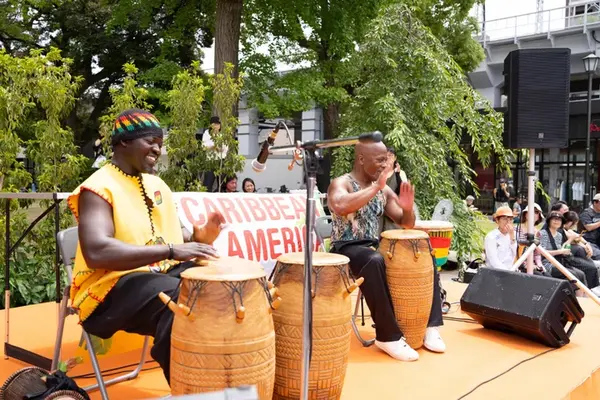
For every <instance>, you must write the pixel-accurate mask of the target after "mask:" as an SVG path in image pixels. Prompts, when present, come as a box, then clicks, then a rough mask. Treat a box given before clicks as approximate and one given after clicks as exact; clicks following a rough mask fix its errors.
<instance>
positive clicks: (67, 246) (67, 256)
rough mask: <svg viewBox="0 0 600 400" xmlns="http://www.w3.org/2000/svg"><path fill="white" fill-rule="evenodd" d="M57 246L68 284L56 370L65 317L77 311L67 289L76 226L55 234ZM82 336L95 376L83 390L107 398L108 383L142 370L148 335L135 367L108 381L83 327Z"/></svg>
mask: <svg viewBox="0 0 600 400" xmlns="http://www.w3.org/2000/svg"><path fill="white" fill-rule="evenodd" d="M56 239H57V242H58V248H59V250H60V255H61V257H62V260H63V265H64V266H65V270H66V271H67V277H68V279H69V284H68V285H67V287H65V291H64V293H63V298H62V301H61V302H60V311H59V315H58V329H57V332H56V343H55V345H54V356H53V357H52V370H53V371H54V370H56V368H57V367H58V362H59V360H60V351H61V346H62V338H63V332H64V328H65V319H66V318H67V317H68V316H69V315H74V314H77V312H76V311H75V310H74V309H73V308H72V307H70V306H69V291H70V288H71V280H72V275H73V270H72V265H73V259H74V258H75V253H76V252H77V243H78V240H79V238H78V233H77V227H75V228H69V229H65V230H63V231H60V232H59V233H58V235H57V238H56ZM82 333H83V337H84V339H85V342H86V345H87V350H88V354H89V356H90V360H91V362H92V368H93V369H94V375H95V376H96V381H97V382H98V383H97V384H94V385H90V386H86V387H84V388H83V389H84V390H85V391H88V392H91V391H94V390H96V389H99V390H100V394H101V396H102V400H108V394H107V392H106V387H107V386H109V385H114V384H115V383H119V382H124V381H129V380H131V379H135V378H137V376H138V375H139V373H140V371H141V370H142V368H143V366H144V363H145V362H146V351H147V350H148V342H149V337H148V336H146V338H145V339H144V345H143V348H142V357H141V359H140V362H139V363H138V365H137V367H136V368H135V369H134V370H133V371H131V372H128V373H126V374H123V375H119V376H117V377H115V378H113V379H110V380H108V381H106V382H105V381H104V379H103V378H102V370H101V369H100V365H99V363H98V357H97V356H96V353H95V352H94V345H93V343H92V339H91V337H90V334H89V333H87V332H86V331H85V330H84V329H82Z"/></svg>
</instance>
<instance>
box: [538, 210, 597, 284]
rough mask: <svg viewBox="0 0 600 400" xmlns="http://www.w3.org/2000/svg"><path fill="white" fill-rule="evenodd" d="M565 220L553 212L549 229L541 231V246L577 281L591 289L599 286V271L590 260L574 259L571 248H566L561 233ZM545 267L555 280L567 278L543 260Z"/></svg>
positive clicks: (548, 223)
mask: <svg viewBox="0 0 600 400" xmlns="http://www.w3.org/2000/svg"><path fill="white" fill-rule="evenodd" d="M564 221H565V218H564V217H563V216H562V215H561V214H560V212H558V211H552V212H550V214H549V215H548V222H547V227H546V228H545V229H542V230H541V231H540V246H541V247H542V248H543V249H545V250H547V251H548V253H550V255H552V256H554V258H556V259H557V261H558V262H560V263H561V264H562V265H563V266H564V267H565V268H567V269H568V270H569V271H570V272H571V273H572V274H573V275H575V277H576V278H577V279H579V280H580V281H581V282H582V283H583V284H584V285H586V286H588V287H589V288H593V287H596V286H598V269H597V268H596V266H595V265H594V263H593V262H592V260H590V259H585V258H581V257H574V256H573V255H572V254H571V249H570V248H564V244H565V242H566V240H565V237H564V236H563V234H562V233H561V228H562V225H563V223H564ZM542 262H543V263H544V267H546V269H547V270H550V274H551V275H552V276H553V277H555V278H563V279H566V277H565V276H564V275H563V273H562V272H560V270H559V269H558V268H556V267H555V266H553V265H552V264H551V263H550V261H548V260H546V259H545V258H544V259H543V260H542Z"/></svg>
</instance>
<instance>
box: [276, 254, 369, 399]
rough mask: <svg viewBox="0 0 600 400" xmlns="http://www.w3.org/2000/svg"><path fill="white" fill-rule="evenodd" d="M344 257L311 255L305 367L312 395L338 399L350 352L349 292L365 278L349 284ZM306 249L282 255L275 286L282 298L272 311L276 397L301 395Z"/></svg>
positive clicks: (315, 397) (310, 396) (317, 397)
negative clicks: (309, 339)
mask: <svg viewBox="0 0 600 400" xmlns="http://www.w3.org/2000/svg"><path fill="white" fill-rule="evenodd" d="M348 262H349V260H348V258H347V257H345V256H342V255H339V254H331V253H313V272H312V290H313V299H312V306H313V323H312V327H313V328H312V329H313V335H312V340H313V347H312V359H311V365H310V371H309V383H308V388H309V394H308V397H309V398H310V399H339V398H340V396H341V394H342V387H343V386H344V376H345V375H346V367H347V365H348V353H349V352H350V332H351V326H350V321H351V318H352V313H351V307H352V305H351V300H350V296H349V294H350V293H351V292H352V291H353V290H354V289H356V287H357V286H358V285H360V284H361V283H362V281H363V279H362V278H359V280H357V281H356V282H352V279H351V278H350V274H349V273H348ZM303 282H304V253H291V254H285V255H282V256H280V257H279V258H278V259H277V265H276V266H275V271H274V273H273V284H275V285H276V286H277V288H278V289H279V293H281V296H282V297H283V298H284V299H286V300H285V301H284V302H283V303H282V304H281V307H279V308H278V309H277V310H275V311H273V320H274V322H275V333H276V342H277V369H276V372H275V391H274V393H273V398H274V399H299V398H300V388H301V381H300V375H301V370H302V293H303V287H304V284H303Z"/></svg>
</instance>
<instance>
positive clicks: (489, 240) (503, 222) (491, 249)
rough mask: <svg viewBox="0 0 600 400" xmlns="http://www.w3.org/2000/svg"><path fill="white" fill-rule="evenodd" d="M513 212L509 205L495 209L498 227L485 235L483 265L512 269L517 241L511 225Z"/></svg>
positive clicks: (495, 219)
mask: <svg viewBox="0 0 600 400" xmlns="http://www.w3.org/2000/svg"><path fill="white" fill-rule="evenodd" d="M512 220H513V213H512V210H511V209H510V207H508V206H502V207H499V208H498V209H497V210H496V213H495V214H494V221H496V223H497V224H498V227H497V228H496V229H494V230H493V231H491V232H489V233H488V234H487V235H486V236H485V241H484V245H485V265H486V267H490V268H498V269H504V270H510V269H512V265H513V263H514V261H515V257H516V256H517V241H516V240H515V230H514V227H513V223H512Z"/></svg>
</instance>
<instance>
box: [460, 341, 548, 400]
mask: <svg viewBox="0 0 600 400" xmlns="http://www.w3.org/2000/svg"><path fill="white" fill-rule="evenodd" d="M556 349H557V348H553V349H548V350H545V351H542V352H541V353H538V354H536V355H535V356H532V357H529V358H526V359H525V360H522V361H519V362H518V363H516V364H515V365H513V366H512V367H510V368H509V369H507V370H506V371H504V372H501V373H499V374H498V375H496V376H494V377H493V378H490V379H488V380H487V381H483V382H481V383H480V384H479V385H477V386H475V387H474V388H473V389H471V390H470V391H469V392H467V393H465V394H463V395H462V396H460V397H459V398H458V399H457V400H461V399H464V398H465V397H467V396H468V395H470V394H471V393H473V392H474V391H476V390H477V389H479V388H480V387H481V386H483V385H485V384H486V383H490V382H491V381H493V380H494V379H497V378H500V377H501V376H502V375H505V374H507V373H508V372H510V371H512V370H513V369H515V368H517V367H518V366H519V365H521V364H524V363H526V362H527V361H531V360H533V359H535V358H538V357H540V356H543V355H544V354H548V353H550V352H551V351H554V350H556Z"/></svg>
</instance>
